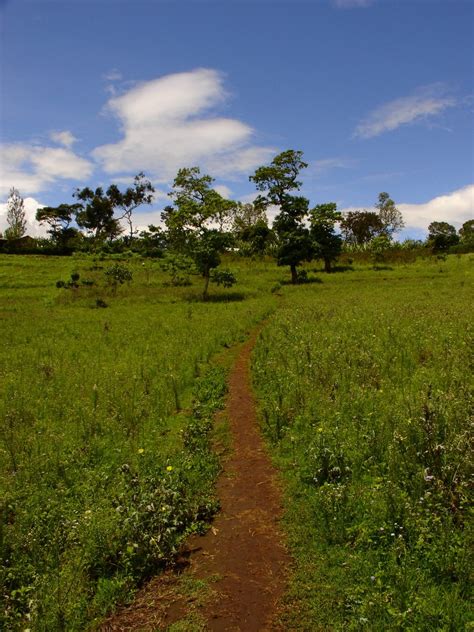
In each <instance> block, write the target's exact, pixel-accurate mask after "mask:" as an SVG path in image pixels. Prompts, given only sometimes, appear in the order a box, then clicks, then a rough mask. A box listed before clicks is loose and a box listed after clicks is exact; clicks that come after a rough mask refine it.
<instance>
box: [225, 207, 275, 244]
mask: <svg viewBox="0 0 474 632" xmlns="http://www.w3.org/2000/svg"><path fill="white" fill-rule="evenodd" d="M262 223H265V224H266V225H267V226H268V219H267V214H266V213H265V209H264V208H262V206H260V207H259V206H256V205H255V204H251V203H250V202H248V203H246V204H236V205H235V208H234V213H233V217H232V232H233V233H234V234H235V235H236V236H237V237H238V235H239V233H241V232H242V231H245V230H246V229H248V228H251V227H252V226H255V225H256V224H260V225H262Z"/></svg>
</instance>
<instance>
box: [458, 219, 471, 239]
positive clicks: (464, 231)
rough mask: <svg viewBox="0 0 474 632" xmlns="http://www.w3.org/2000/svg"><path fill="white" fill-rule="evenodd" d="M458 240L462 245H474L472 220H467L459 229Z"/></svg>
mask: <svg viewBox="0 0 474 632" xmlns="http://www.w3.org/2000/svg"><path fill="white" fill-rule="evenodd" d="M458 234H459V238H460V240H461V243H463V244H474V219H469V220H468V221H467V222H464V224H463V225H462V226H461V228H460V229H459V233H458Z"/></svg>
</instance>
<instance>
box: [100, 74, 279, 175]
mask: <svg viewBox="0 0 474 632" xmlns="http://www.w3.org/2000/svg"><path fill="white" fill-rule="evenodd" d="M226 96H227V95H226V92H225V90H224V87H223V77H222V75H221V74H220V73H218V72H217V71H215V70H211V69H205V68H201V69H197V70H194V71H191V72H183V73H177V74H172V75H167V76H165V77H160V78H158V79H154V80H151V81H148V82H145V83H142V84H140V85H138V86H135V87H133V88H131V89H130V90H129V91H128V92H126V93H125V94H123V95H120V96H116V97H113V98H111V99H110V100H109V102H108V104H107V110H108V111H109V112H111V113H112V114H113V115H114V116H115V117H116V118H117V120H118V121H119V124H120V127H121V131H122V132H123V138H122V140H120V141H119V142H117V143H111V144H108V145H102V146H101V147H97V148H96V149H95V150H94V152H93V155H94V157H95V158H96V159H97V160H98V161H99V162H101V163H102V165H103V168H104V170H105V171H107V172H108V173H120V172H123V171H130V170H132V171H138V170H144V171H146V172H150V173H151V174H152V175H154V176H155V177H157V178H159V179H160V180H161V181H167V180H169V179H170V178H172V177H173V176H174V175H175V174H176V172H177V170H178V169H179V168H180V167H186V166H193V165H196V164H198V165H200V166H201V167H202V168H203V170H209V171H211V173H212V174H213V175H228V174H231V173H235V172H236V171H241V172H246V171H248V170H249V169H252V168H254V167H256V166H257V165H259V164H260V163H261V162H262V160H266V159H267V158H268V156H269V155H270V154H272V153H273V149H270V148H264V147H256V146H254V145H252V140H253V135H254V131H253V130H252V128H251V127H249V126H248V125H246V124H245V123H242V122H241V121H238V120H236V119H230V118H221V117H217V116H214V115H213V114H212V109H213V108H215V107H216V106H218V105H220V104H222V103H223V102H224V100H225V98H226Z"/></svg>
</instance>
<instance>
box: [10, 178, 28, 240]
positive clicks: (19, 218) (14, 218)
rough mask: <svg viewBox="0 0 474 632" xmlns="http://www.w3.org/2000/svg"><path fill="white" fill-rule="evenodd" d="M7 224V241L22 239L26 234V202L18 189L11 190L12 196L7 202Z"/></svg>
mask: <svg viewBox="0 0 474 632" xmlns="http://www.w3.org/2000/svg"><path fill="white" fill-rule="evenodd" d="M7 224H8V228H7V229H6V230H5V239H8V240H12V239H20V237H23V236H24V235H25V233H26V214H25V202H24V200H23V198H22V197H21V195H20V193H19V191H18V189H15V187H13V188H11V189H10V196H9V198H8V200H7Z"/></svg>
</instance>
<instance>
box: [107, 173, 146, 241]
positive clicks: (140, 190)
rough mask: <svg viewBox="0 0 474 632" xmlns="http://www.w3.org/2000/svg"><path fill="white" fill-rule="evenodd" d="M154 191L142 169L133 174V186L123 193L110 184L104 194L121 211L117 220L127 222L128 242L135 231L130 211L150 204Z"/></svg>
mask: <svg viewBox="0 0 474 632" xmlns="http://www.w3.org/2000/svg"><path fill="white" fill-rule="evenodd" d="M154 192H155V189H154V188H153V186H152V184H151V182H150V181H149V180H147V179H146V178H145V174H144V173H143V172H142V171H141V172H140V173H139V174H138V175H136V176H135V178H134V180H133V186H131V187H129V188H128V189H127V190H126V191H124V192H123V193H122V192H121V191H120V190H119V188H118V186H117V185H116V184H111V185H110V186H109V188H108V189H107V192H106V195H107V197H108V198H109V200H110V202H111V204H112V207H113V208H114V209H119V210H121V211H122V215H121V216H120V217H119V218H118V220H119V221H120V220H125V221H126V222H127V224H128V227H129V239H130V242H131V241H132V239H133V236H134V234H135V232H136V231H134V230H133V222H132V213H133V211H135V210H136V209H137V208H138V207H139V206H141V205H142V204H151V203H152V202H153V193H154Z"/></svg>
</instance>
